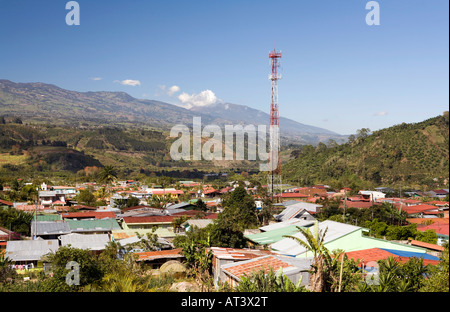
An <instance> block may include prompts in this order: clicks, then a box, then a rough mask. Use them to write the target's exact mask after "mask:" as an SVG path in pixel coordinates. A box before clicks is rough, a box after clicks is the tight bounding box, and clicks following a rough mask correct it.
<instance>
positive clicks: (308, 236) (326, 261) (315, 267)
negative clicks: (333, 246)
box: [285, 221, 340, 292]
mask: <svg viewBox="0 0 450 312" xmlns="http://www.w3.org/2000/svg"><path fill="white" fill-rule="evenodd" d="M297 229H298V230H299V232H300V233H302V235H303V237H304V239H301V238H298V237H296V236H291V235H286V236H285V237H288V238H292V239H294V240H295V241H296V242H297V243H298V244H300V245H301V246H303V247H305V248H306V249H307V250H308V251H310V252H312V254H313V261H312V264H311V271H310V286H311V291H314V292H322V291H329V290H331V286H332V285H333V283H334V281H336V280H337V277H336V276H335V272H336V267H337V263H338V259H339V258H340V254H337V255H332V254H331V253H330V251H329V250H328V249H327V248H326V247H325V244H324V239H325V235H326V233H327V230H328V228H326V229H325V230H324V231H323V232H322V231H319V223H318V222H317V221H316V222H315V224H314V232H313V233H311V231H310V230H309V228H306V229H303V228H301V227H297Z"/></svg>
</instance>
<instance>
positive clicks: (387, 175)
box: [282, 112, 449, 187]
mask: <svg viewBox="0 0 450 312" xmlns="http://www.w3.org/2000/svg"><path fill="white" fill-rule="evenodd" d="M367 130H368V129H362V131H359V134H358V135H357V136H352V137H350V140H349V142H348V143H345V144H342V145H338V146H334V147H328V146H326V145H325V144H319V145H317V146H316V147H313V146H311V145H309V146H303V148H302V149H299V150H296V151H294V152H293V153H292V155H293V156H294V157H296V158H295V159H294V160H291V161H289V162H288V163H286V164H285V165H284V166H282V172H283V179H284V180H285V181H293V182H297V183H298V182H300V184H306V185H308V184H318V183H325V184H331V185H333V186H335V187H342V186H349V185H351V184H357V183H360V184H361V183H362V181H366V182H368V183H366V184H368V185H372V186H373V185H383V184H386V185H387V184H390V185H396V184H398V185H406V184H409V185H423V184H429V183H430V181H433V179H434V181H436V180H438V181H443V180H444V179H447V180H448V176H449V114H448V112H445V113H444V114H443V115H442V116H438V117H434V118H431V119H428V120H425V121H423V122H419V123H411V124H406V123H403V124H400V125H396V126H393V127H390V128H386V129H382V130H379V131H375V132H373V133H372V134H370V132H369V131H367ZM368 132H369V133H368Z"/></svg>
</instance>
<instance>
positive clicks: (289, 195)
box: [281, 192, 309, 198]
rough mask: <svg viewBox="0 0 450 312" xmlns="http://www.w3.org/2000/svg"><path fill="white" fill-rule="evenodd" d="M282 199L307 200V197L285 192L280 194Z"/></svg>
mask: <svg viewBox="0 0 450 312" xmlns="http://www.w3.org/2000/svg"><path fill="white" fill-rule="evenodd" d="M281 197H282V198H308V197H309V196H308V195H305V194H300V193H293V192H286V193H282V194H281Z"/></svg>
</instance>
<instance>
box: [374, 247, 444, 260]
mask: <svg viewBox="0 0 450 312" xmlns="http://www.w3.org/2000/svg"><path fill="white" fill-rule="evenodd" d="M380 249H383V250H386V251H388V252H390V253H392V254H394V255H397V256H399V257H408V258H411V257H416V258H423V259H427V260H439V258H438V257H435V256H432V255H429V254H426V253H423V252H413V251H403V250H396V249H385V248H380Z"/></svg>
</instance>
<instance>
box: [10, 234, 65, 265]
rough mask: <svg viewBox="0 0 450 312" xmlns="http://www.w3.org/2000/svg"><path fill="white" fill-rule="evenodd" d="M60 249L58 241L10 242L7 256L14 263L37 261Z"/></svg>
mask: <svg viewBox="0 0 450 312" xmlns="http://www.w3.org/2000/svg"><path fill="white" fill-rule="evenodd" d="M58 248H59V242H58V240H57V239H49V240H43V239H37V240H20V241H8V243H7V245H6V251H5V256H6V257H8V258H9V259H11V260H12V261H36V260H40V259H41V258H42V256H44V255H45V254H47V253H50V252H55V251H56V250H58Z"/></svg>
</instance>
